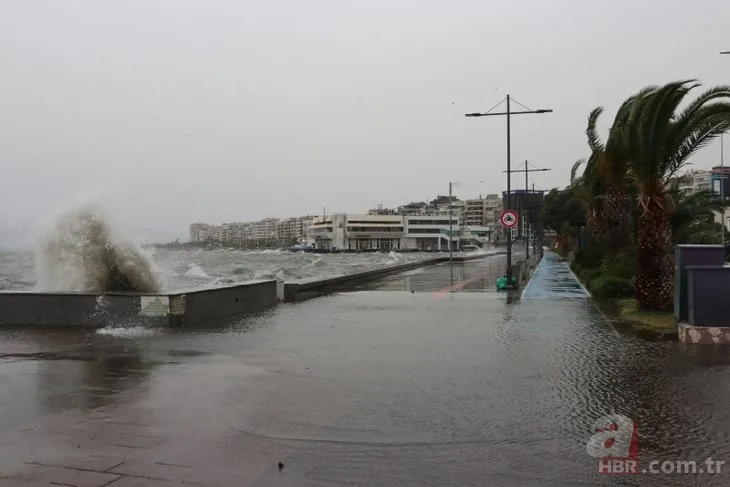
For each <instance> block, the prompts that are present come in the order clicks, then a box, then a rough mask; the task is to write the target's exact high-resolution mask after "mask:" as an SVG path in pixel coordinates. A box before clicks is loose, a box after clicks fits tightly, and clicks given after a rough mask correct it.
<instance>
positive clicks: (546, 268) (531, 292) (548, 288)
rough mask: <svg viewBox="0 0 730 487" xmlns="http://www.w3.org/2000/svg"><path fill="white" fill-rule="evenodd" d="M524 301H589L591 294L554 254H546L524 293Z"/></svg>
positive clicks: (566, 264) (566, 263)
mask: <svg viewBox="0 0 730 487" xmlns="http://www.w3.org/2000/svg"><path fill="white" fill-rule="evenodd" d="M521 297H522V299H587V298H590V293H589V292H588V290H587V289H586V288H585V287H584V286H583V284H582V283H581V282H580V281H579V280H578V278H577V277H576V275H575V274H574V273H573V271H572V270H571V269H570V264H568V262H565V261H562V260H561V259H560V257H558V255H557V254H556V253H554V252H545V255H544V257H543V259H542V260H541V261H540V263H539V264H538V265H537V267H536V268H535V271H534V273H533V275H532V278H531V279H530V281H529V282H528V283H527V286H525V288H524V289H523V291H522V296H521Z"/></svg>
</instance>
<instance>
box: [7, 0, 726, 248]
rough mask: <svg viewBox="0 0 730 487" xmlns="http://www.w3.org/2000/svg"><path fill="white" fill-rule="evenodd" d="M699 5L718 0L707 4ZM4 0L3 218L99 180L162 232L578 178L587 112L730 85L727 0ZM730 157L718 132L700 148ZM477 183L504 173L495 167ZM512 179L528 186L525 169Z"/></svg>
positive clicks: (43, 211) (140, 223)
mask: <svg viewBox="0 0 730 487" xmlns="http://www.w3.org/2000/svg"><path fill="white" fill-rule="evenodd" d="M700 4H701V8H700V7H699V5H700ZM700 4H698V7H697V8H691V7H690V6H689V4H688V3H687V2H679V1H675V0H669V1H667V0H664V1H660V0H634V1H631V2H629V1H626V0H612V1H610V2H609V1H591V0H588V1H586V0H560V1H558V0H553V1H549V2H548V1H537V0H531V1H526V0H511V1H509V2H507V1H504V2H496V1H488V0H470V1H448V2H447V1H445V0H442V1H435V0H418V1H416V0H408V1H405V0H402V1H393V0H390V1H385V0H368V1H346V0H329V1H324V0H309V1H306V2H304V1H301V0H281V1H272V2H251V1H248V2H245V1H242V0H238V1H233V0H231V1H222V0H218V1H213V0H211V1H203V0H197V1H194V0H165V1H163V0H158V1H151V0H144V1H142V0H125V1H118V2H110V1H108V2H101V1H93V0H86V1H78V0H64V1H57V0H45V1H42V0H36V1H15V2H11V1H6V2H3V3H2V4H1V7H2V9H1V10H0V12H1V14H0V66H2V74H1V75H0V161H1V165H0V168H1V170H0V235H1V234H2V232H5V234H6V235H5V237H4V238H5V241H6V242H8V241H10V240H12V238H15V237H12V238H11V237H9V236H8V234H13V233H17V232H19V231H20V229H22V228H23V227H25V228H31V227H32V226H33V225H34V224H35V223H36V222H37V221H38V220H39V219H40V218H43V217H44V216H46V215H48V213H49V212H52V211H55V210H57V209H58V208H59V207H64V206H67V205H69V204H71V203H73V202H74V201H78V200H79V199H80V198H82V197H87V196H88V195H93V197H94V198H96V199H97V200H98V201H101V202H103V203H105V204H106V205H107V206H108V207H110V208H112V209H113V211H114V212H115V213H116V214H117V216H118V218H119V220H120V223H121V224H123V225H124V226H125V227H128V228H130V229H133V230H134V231H136V232H138V233H141V234H142V235H143V236H144V237H147V238H149V239H154V240H171V239H174V238H176V237H185V236H186V235H187V229H188V225H189V223H191V222H193V221H207V222H211V223H219V222H222V221H245V220H256V219H260V218H263V217H266V216H276V217H284V216H289V215H299V214H306V213H320V212H321V211H322V207H323V206H326V207H327V212H328V213H330V212H339V211H346V212H359V211H364V210H367V209H368V208H370V207H373V206H374V205H376V204H377V203H380V202H381V201H382V203H383V204H384V205H385V206H388V207H392V206H396V205H398V204H401V203H404V202H408V201H411V200H423V199H426V198H429V197H434V196H435V195H436V194H437V193H445V192H446V191H447V189H448V182H449V181H450V180H451V181H459V182H461V183H462V187H461V188H460V189H459V190H458V192H457V195H458V196H460V197H472V196H476V195H477V194H478V193H480V192H481V193H488V192H492V193H493V192H498V191H501V190H503V189H505V186H506V183H505V177H504V175H503V174H502V171H503V170H504V169H505V154H506V144H505V134H506V128H505V120H504V119H503V118H498V117H493V118H482V119H467V118H465V117H464V116H463V115H464V113H466V112H474V111H485V110H487V109H489V108H490V107H491V106H493V105H494V104H496V103H497V102H499V101H500V100H501V99H502V98H503V97H504V96H505V95H506V94H507V93H510V94H511V95H512V96H513V97H514V98H515V99H516V100H518V101H519V102H521V103H523V104H525V105H527V106H528V107H529V108H532V109H535V108H541V107H544V108H552V109H554V110H555V113H553V114H549V115H530V116H521V117H516V118H515V119H514V120H513V130H512V154H513V161H514V163H515V164H517V163H521V162H522V161H524V160H525V159H529V160H530V161H532V162H533V163H534V164H535V165H537V166H539V167H549V168H552V169H553V171H552V172H549V173H542V174H537V175H535V176H534V179H535V183H536V185H537V186H538V187H542V188H546V189H547V188H550V187H552V186H557V185H559V186H563V185H565V184H567V182H568V171H569V168H570V166H571V164H572V163H573V162H574V161H575V160H576V159H578V158H580V157H585V156H586V153H587V149H586V147H587V145H586V142H585V135H584V130H585V122H586V118H587V115H588V112H589V111H590V110H591V109H592V108H593V107H595V106H596V105H604V106H606V110H607V112H606V114H605V115H604V118H603V120H602V121H603V124H602V127H603V129H604V130H605V129H607V127H608V124H609V122H610V120H611V118H612V117H613V115H614V111H615V109H616V108H617V107H618V104H619V103H620V102H621V101H622V100H623V99H624V98H626V97H627V96H628V95H630V94H631V93H633V92H635V91H636V90H638V89H639V88H641V87H642V86H644V85H647V84H653V83H662V82H666V81H671V80H674V79H681V78H698V79H700V80H701V81H702V82H703V83H704V84H705V85H713V84H720V83H723V82H724V83H730V56H720V55H718V52H719V51H721V50H730V27H729V26H730V2H727V0H703V1H702V2H701V3H700ZM718 159H719V144H716V145H715V146H713V147H712V148H710V149H708V150H707V151H706V152H705V153H703V155H702V157H700V158H698V159H697V160H696V161H695V162H696V165H697V166H708V165H711V164H713V163H716V162H717V161H718ZM480 180H486V182H485V183H484V184H480V183H479V181H480ZM513 180H514V184H520V185H521V184H522V182H521V181H523V179H522V177H521V176H518V175H516V176H514V179H513Z"/></svg>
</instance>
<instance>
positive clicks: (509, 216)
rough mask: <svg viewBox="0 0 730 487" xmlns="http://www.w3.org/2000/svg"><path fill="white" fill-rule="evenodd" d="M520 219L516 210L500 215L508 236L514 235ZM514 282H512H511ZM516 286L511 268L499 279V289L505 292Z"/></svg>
mask: <svg viewBox="0 0 730 487" xmlns="http://www.w3.org/2000/svg"><path fill="white" fill-rule="evenodd" d="M518 220H519V219H518V218H517V212H516V211H514V210H504V211H502V213H500V215H499V222H500V223H501V224H502V226H503V227H504V228H506V229H507V232H508V233H507V235H508V236H509V235H511V234H512V228H513V227H514V226H515V225H517V221H518ZM508 265H510V266H511V263H508ZM510 281H512V282H510ZM514 284H515V276H513V275H512V269H511V267H508V268H507V273H506V274H505V275H504V276H501V277H500V278H499V279H497V289H499V290H500V291H501V290H504V289H506V288H507V287H511V286H514Z"/></svg>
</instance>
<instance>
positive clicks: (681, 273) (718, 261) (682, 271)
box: [674, 244, 725, 323]
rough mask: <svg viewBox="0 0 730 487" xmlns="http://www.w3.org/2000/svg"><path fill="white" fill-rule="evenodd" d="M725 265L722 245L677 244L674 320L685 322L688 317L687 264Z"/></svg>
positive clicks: (675, 250) (675, 254)
mask: <svg viewBox="0 0 730 487" xmlns="http://www.w3.org/2000/svg"><path fill="white" fill-rule="evenodd" d="M724 265H725V247H724V246H722V245H691V244H684V245H677V246H676V247H675V248H674V321H675V323H677V322H684V323H687V322H688V319H689V308H688V293H687V269H686V267H687V266H717V267H722V266H724Z"/></svg>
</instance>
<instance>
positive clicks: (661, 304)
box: [634, 196, 674, 311]
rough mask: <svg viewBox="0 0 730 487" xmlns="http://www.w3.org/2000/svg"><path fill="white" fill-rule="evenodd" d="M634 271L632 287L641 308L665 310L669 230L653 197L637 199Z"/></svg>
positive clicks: (670, 279) (670, 294)
mask: <svg viewBox="0 0 730 487" xmlns="http://www.w3.org/2000/svg"><path fill="white" fill-rule="evenodd" d="M640 200H641V204H642V207H643V212H642V213H641V215H640V216H639V232H638V233H639V234H638V249H637V255H636V259H637V272H636V280H635V282H634V287H635V290H636V300H637V301H638V302H639V307H640V308H641V309H647V310H662V311H669V310H671V309H672V307H673V303H674V252H673V245H672V227H671V224H670V221H669V215H668V214H667V211H666V209H665V208H664V207H663V206H662V205H661V204H660V203H659V202H658V201H657V200H656V199H653V198H647V197H644V196H641V197H640Z"/></svg>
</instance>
